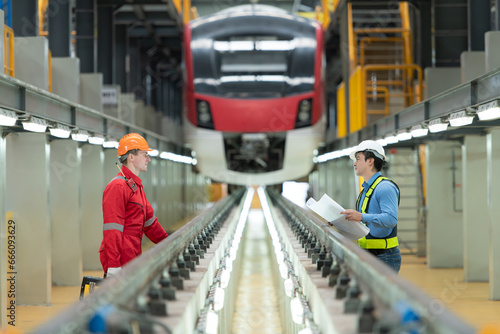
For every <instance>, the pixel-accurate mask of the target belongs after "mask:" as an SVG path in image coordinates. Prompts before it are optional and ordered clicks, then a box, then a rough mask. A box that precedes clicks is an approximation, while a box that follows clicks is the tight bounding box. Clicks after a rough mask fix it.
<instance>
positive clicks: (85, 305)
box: [33, 189, 244, 334]
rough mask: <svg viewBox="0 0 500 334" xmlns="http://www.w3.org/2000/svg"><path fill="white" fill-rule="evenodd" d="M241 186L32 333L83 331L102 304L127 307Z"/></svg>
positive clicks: (215, 217)
mask: <svg viewBox="0 0 500 334" xmlns="http://www.w3.org/2000/svg"><path fill="white" fill-rule="evenodd" d="M243 192H244V190H243V189H241V190H239V191H237V192H235V193H233V194H232V195H231V196H228V197H225V198H224V199H222V200H220V201H219V202H217V203H216V204H214V205H213V206H212V207H210V208H207V209H205V210H204V211H203V212H202V213H201V214H200V215H198V216H197V217H195V218H194V219H193V220H191V221H190V222H188V223H187V224H186V225H184V226H183V227H181V228H180V229H178V230H177V231H175V232H174V233H172V234H171V235H170V236H169V237H168V238H166V239H164V240H163V241H162V242H160V243H158V244H157V245H155V246H154V247H153V248H151V249H150V250H148V251H147V252H146V253H144V254H143V255H141V256H140V257H137V258H136V259H134V260H133V261H131V262H130V263H129V264H127V265H126V266H125V267H123V269H122V270H121V271H120V272H119V273H118V274H117V275H116V276H113V277H111V278H109V279H106V280H104V282H103V283H102V284H100V285H99V289H96V290H95V291H94V292H93V293H91V294H89V296H88V297H86V298H84V299H83V300H82V301H80V302H77V303H75V304H73V305H71V306H70V307H69V308H68V309H66V311H64V312H63V313H61V314H60V315H59V316H57V317H55V318H53V319H51V320H50V321H49V322H48V323H46V324H45V325H42V326H41V327H39V328H38V329H37V330H35V331H34V332H33V333H37V334H56V333H60V334H63V333H64V334H67V333H68V334H69V333H82V332H85V331H84V329H85V328H86V327H87V324H88V321H89V319H90V318H91V317H92V316H93V315H95V313H96V311H97V310H99V309H100V308H102V307H103V306H105V305H110V304H111V305H115V306H118V307H121V308H126V309H130V308H131V305H133V302H134V300H135V298H136V297H137V296H138V294H140V293H141V292H142V291H144V290H145V289H146V288H147V287H148V286H149V284H150V283H151V281H152V280H153V279H154V278H155V277H157V276H158V275H160V274H161V272H162V271H163V270H164V269H165V268H166V267H167V266H168V265H169V264H170V263H171V262H173V261H175V260H176V259H177V257H178V255H179V253H180V252H182V251H183V250H184V249H185V248H186V247H187V246H189V244H190V243H191V241H192V240H193V239H194V238H195V237H196V236H197V235H198V234H200V233H201V232H202V231H203V229H204V228H205V227H207V226H208V225H209V224H210V223H212V222H214V221H215V220H218V219H220V218H221V217H222V216H223V215H224V214H225V213H228V212H229V211H230V210H231V209H232V208H233V207H234V206H235V205H237V204H238V203H239V202H240V200H241V198H242V195H243Z"/></svg>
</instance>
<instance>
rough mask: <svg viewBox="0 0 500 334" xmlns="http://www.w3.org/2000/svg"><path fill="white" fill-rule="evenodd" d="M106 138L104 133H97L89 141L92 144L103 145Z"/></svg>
mask: <svg viewBox="0 0 500 334" xmlns="http://www.w3.org/2000/svg"><path fill="white" fill-rule="evenodd" d="M105 140H106V139H105V138H104V136H103V135H100V134H97V133H95V134H94V135H93V136H90V137H89V143H90V144H92V145H102V144H104V142H105Z"/></svg>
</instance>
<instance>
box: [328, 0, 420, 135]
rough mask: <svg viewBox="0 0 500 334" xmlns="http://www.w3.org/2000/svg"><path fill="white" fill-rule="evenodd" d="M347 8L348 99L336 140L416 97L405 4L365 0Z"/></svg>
mask: <svg viewBox="0 0 500 334" xmlns="http://www.w3.org/2000/svg"><path fill="white" fill-rule="evenodd" d="M347 6H348V9H347V13H348V18H349V24H348V25H349V36H348V40H349V68H350V71H349V72H350V74H351V76H350V78H349V92H350V93H349V94H350V95H353V96H350V97H349V117H350V121H349V125H350V126H349V129H347V131H345V133H344V132H343V131H339V137H340V136H342V135H345V134H347V133H348V132H353V131H356V130H359V129H361V128H363V127H365V126H366V125H368V124H372V123H373V122H375V121H377V120H378V119H380V118H382V117H385V116H388V115H389V114H392V113H395V112H398V111H400V110H402V109H404V108H406V107H408V106H410V105H412V104H415V103H417V102H419V101H421V99H422V98H421V94H422V71H421V69H420V67H419V66H417V65H416V64H414V63H413V38H412V25H413V23H412V21H411V19H410V18H411V10H412V7H411V6H410V4H409V3H408V2H396V3H394V2H375V1H373V2H371V1H370V2H349V3H348V5H347ZM340 89H345V88H342V87H341V88H340ZM340 94H343V92H342V91H339V93H338V94H337V95H340ZM341 107H342V106H340V108H339V110H342V108H341ZM339 124H342V123H341V122H339Z"/></svg>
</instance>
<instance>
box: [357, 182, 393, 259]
mask: <svg viewBox="0 0 500 334" xmlns="http://www.w3.org/2000/svg"><path fill="white" fill-rule="evenodd" d="M383 180H387V181H390V182H392V183H393V184H394V185H395V186H396V188H398V190H399V187H398V185H397V184H396V183H395V182H394V181H392V180H391V179H388V178H386V177H384V176H379V177H378V178H377V179H376V180H375V181H374V182H373V183H372V185H371V186H370V188H368V190H367V191H366V194H365V198H364V199H363V203H362V204H361V213H367V212H366V210H367V209H368V204H369V203H370V199H371V196H372V194H373V191H374V190H375V187H376V186H377V185H378V184H379V183H380V182H382V181H383ZM362 194H363V192H360V193H359V196H358V200H357V201H356V209H357V208H359V202H360V201H361V196H362ZM398 197H399V195H398ZM399 201H400V197H399V198H398V205H399ZM397 233H398V228H397V226H395V227H394V228H393V229H392V232H391V234H389V235H388V236H387V237H385V238H377V237H374V236H373V235H371V234H370V233H368V235H366V236H365V237H363V238H361V239H358V245H359V246H360V247H361V248H364V249H388V248H394V247H396V246H398V245H399V243H398V237H397Z"/></svg>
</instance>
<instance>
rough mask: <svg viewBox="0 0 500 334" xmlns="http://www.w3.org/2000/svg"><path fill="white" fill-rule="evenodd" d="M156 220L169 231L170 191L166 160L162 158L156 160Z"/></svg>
mask: <svg viewBox="0 0 500 334" xmlns="http://www.w3.org/2000/svg"><path fill="white" fill-rule="evenodd" d="M158 168H159V170H158V186H159V188H158V213H157V217H158V221H159V222H160V224H161V225H162V226H163V228H164V229H165V230H166V231H167V232H169V230H168V217H169V215H168V213H169V212H168V209H167V205H168V193H169V191H170V189H169V185H168V184H167V182H169V181H168V174H167V161H166V160H164V159H159V161H158Z"/></svg>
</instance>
